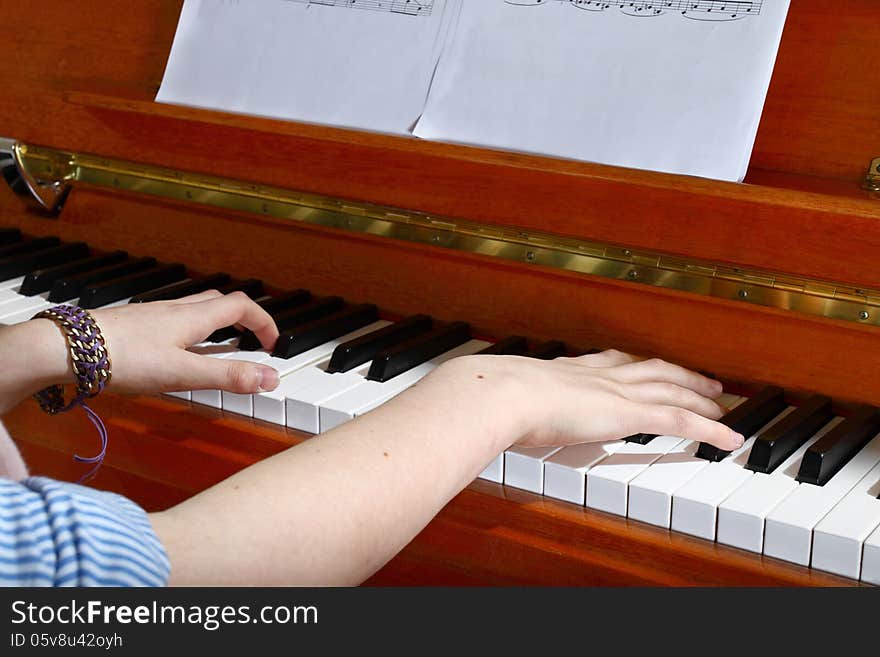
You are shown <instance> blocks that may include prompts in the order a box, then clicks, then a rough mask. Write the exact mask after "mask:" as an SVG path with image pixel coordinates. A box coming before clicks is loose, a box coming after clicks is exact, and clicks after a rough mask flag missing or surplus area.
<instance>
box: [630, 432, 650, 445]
mask: <svg viewBox="0 0 880 657" xmlns="http://www.w3.org/2000/svg"><path fill="white" fill-rule="evenodd" d="M656 437H657V434H656V433H635V434H633V435H632V436H627V437H626V438H624V439H623V440H624V442H628V443H636V444H637V445H647V444H648V443H649V442H651V441H652V440H654V438H656Z"/></svg>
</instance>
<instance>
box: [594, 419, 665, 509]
mask: <svg viewBox="0 0 880 657" xmlns="http://www.w3.org/2000/svg"><path fill="white" fill-rule="evenodd" d="M681 442H682V439H681V438H679V437H677V436H657V437H656V438H654V439H653V440H652V441H650V442H649V443H648V444H647V445H639V444H638V443H626V444H624V445H623V446H622V447H621V448H620V449H618V450H617V451H615V452H614V453H613V454H611V455H609V456H608V457H607V458H605V459H603V460H602V462H601V463H597V464H596V465H595V466H593V467H592V468H590V469H589V471H588V472H587V497H586V505H587V506H588V507H590V508H591V509H598V510H599V511H607V512H608V513H616V514H617V515H619V516H625V515H626V508H627V502H628V498H629V495H628V491H629V483H630V482H631V481H632V480H633V479H634V478H635V477H637V476H638V475H640V474H641V473H642V472H644V471H645V470H646V469H648V468H649V467H650V465H651V464H652V463H654V462H655V461H656V460H657V459H659V458H660V457H661V456H663V455H664V454H666V453H668V452H669V451H670V450H672V449H674V448H675V447H676V446H678V445H679V444H680V443H681Z"/></svg>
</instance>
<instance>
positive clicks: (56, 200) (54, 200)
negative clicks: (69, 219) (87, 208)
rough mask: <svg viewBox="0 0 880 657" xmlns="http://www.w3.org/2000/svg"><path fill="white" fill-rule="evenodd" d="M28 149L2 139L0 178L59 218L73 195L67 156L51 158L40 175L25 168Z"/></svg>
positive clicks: (40, 208)
mask: <svg viewBox="0 0 880 657" xmlns="http://www.w3.org/2000/svg"><path fill="white" fill-rule="evenodd" d="M27 150H28V147H27V145H26V144H20V143H18V142H15V141H13V140H11V139H6V138H3V137H0V176H2V177H3V178H5V179H6V182H7V183H9V186H10V187H11V188H12V191H14V192H15V193H16V194H17V195H19V196H21V197H22V198H24V199H25V200H26V201H27V203H28V204H29V205H33V206H36V207H37V208H38V209H39V210H41V211H43V212H45V213H46V214H50V215H57V214H58V213H59V212H60V211H61V207H62V206H63V205H64V201H65V199H66V198H67V194H68V193H69V192H70V183H71V177H70V175H71V168H70V166H69V162H68V161H66V160H65V159H64V158H65V156H64V154H58V157H54V156H52V155H49V156H48V157H47V159H46V161H45V162H44V165H43V166H42V167H40V168H39V173H36V172H35V171H34V170H33V169H30V168H28V167H26V166H24V158H26V157H27Z"/></svg>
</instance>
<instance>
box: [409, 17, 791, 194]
mask: <svg viewBox="0 0 880 657" xmlns="http://www.w3.org/2000/svg"><path fill="white" fill-rule="evenodd" d="M788 6H789V2H788V0H763V2H762V1H761V0H754V1H752V2H745V1H729V0H715V1H707V0H702V1H700V0H653V1H642V2H595V1H587V0H479V1H477V0H465V2H464V4H463V7H462V10H461V13H460V17H459V20H458V23H457V27H456V29H455V32H454V34H453V35H452V36H451V37H450V42H449V44H448V47H447V49H446V51H445V52H444V54H443V56H442V57H441V60H440V64H439V66H438V69H437V73H436V76H435V78H434V81H433V83H432V86H431V91H430V94H429V97H428V102H427V106H426V108H425V111H424V113H423V115H422V117H421V119H420V120H419V122H418V124H417V126H416V129H415V134H416V135H417V136H419V137H423V138H426V139H435V140H442V141H450V142H458V143H466V144H474V145H480V146H489V147H498V148H502V149H506V150H517V151H526V152H533V153H540V154H546V155H555V156H562V157H568V158H573V159H579V160H589V161H593V162H600V163H605V164H614V165H620V166H626V167H634V168H639V169H651V170H656V171H665V172H671V173H682V174H691V175H697V176H704V177H708V178H717V179H723V180H742V179H743V177H744V176H745V173H746V169H747V168H748V162H749V159H750V157H751V150H752V147H753V145H754V140H755V136H756V133H757V129H758V123H759V121H760V115H761V110H762V108H763V104H764V99H765V96H766V92H767V88H768V86H769V83H770V77H771V74H772V70H773V65H774V62H775V59H776V52H777V49H778V46H779V41H780V38H781V35H782V30H783V26H784V23H785V18H786V15H787V12H788Z"/></svg>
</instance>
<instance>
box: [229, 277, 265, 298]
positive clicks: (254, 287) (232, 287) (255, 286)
mask: <svg viewBox="0 0 880 657" xmlns="http://www.w3.org/2000/svg"><path fill="white" fill-rule="evenodd" d="M217 289H218V290H219V291H220V293H221V294H229V293H230V292H244V293H245V294H246V295H248V296H249V297H250V298H251V299H259V298H260V297H263V296H265V294H266V293H265V291H264V290H263V281H261V280H260V279H259V278H248V279H246V280H243V281H231V282H229V283H227V284H226V285H221V286H220V287H218V288H217Z"/></svg>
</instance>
